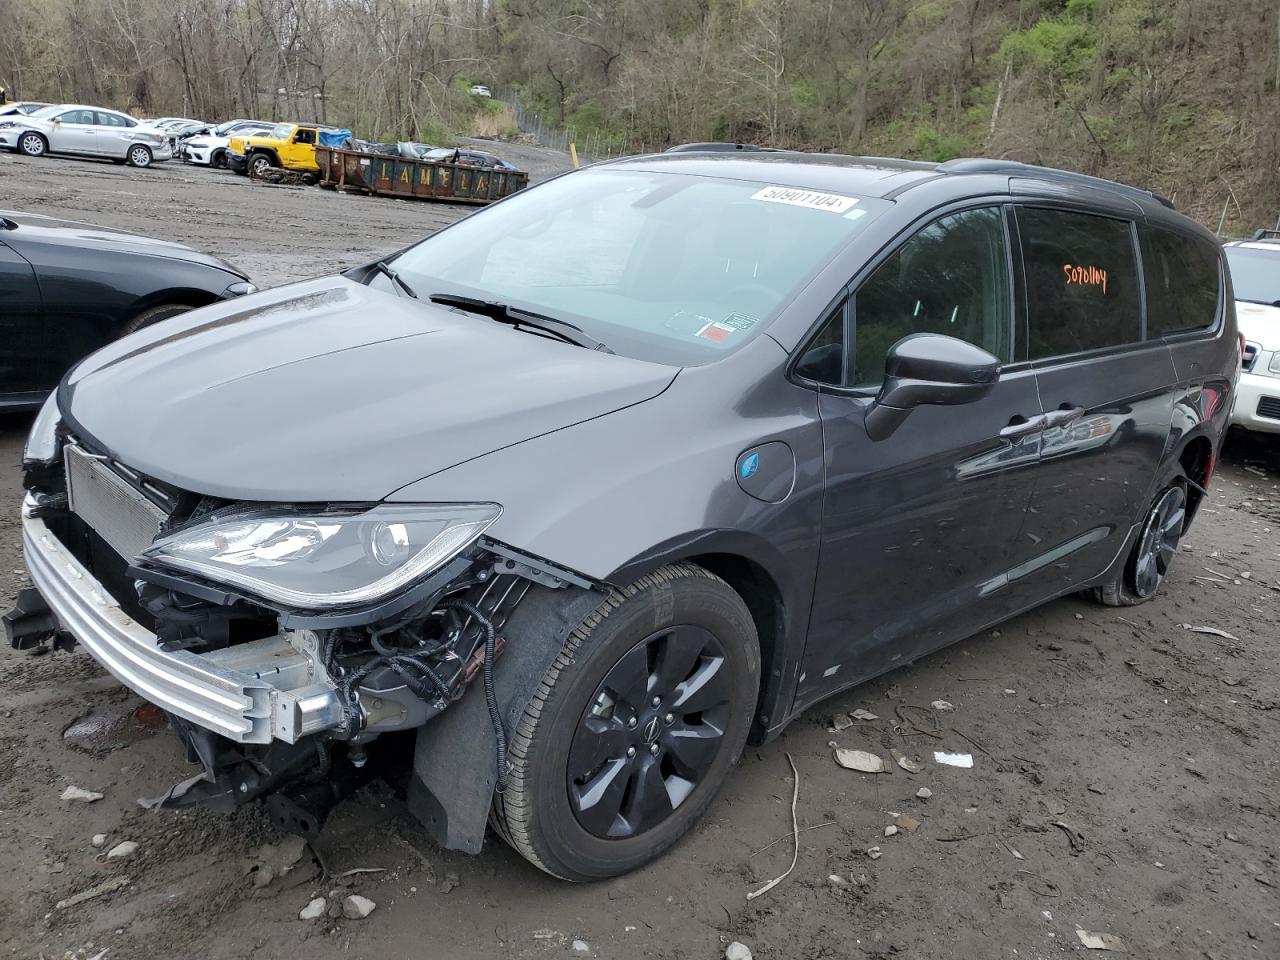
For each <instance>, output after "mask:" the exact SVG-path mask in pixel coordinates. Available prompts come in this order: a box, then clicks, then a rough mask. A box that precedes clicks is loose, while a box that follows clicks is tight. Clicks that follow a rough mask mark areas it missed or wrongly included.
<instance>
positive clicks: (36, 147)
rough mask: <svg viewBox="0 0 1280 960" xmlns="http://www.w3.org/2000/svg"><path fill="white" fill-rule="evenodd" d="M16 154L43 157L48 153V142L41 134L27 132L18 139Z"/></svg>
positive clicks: (31, 131) (32, 131)
mask: <svg viewBox="0 0 1280 960" xmlns="http://www.w3.org/2000/svg"><path fill="white" fill-rule="evenodd" d="M18 152H19V153H21V154H23V155H24V156H28V157H43V156H44V155H45V154H46V153H48V152H49V141H48V140H46V139H45V138H44V135H43V134H39V133H36V132H35V131H34V130H28V131H27V132H26V133H24V134H23V135H22V136H20V137H18Z"/></svg>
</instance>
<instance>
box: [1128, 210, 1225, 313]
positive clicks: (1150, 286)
mask: <svg viewBox="0 0 1280 960" xmlns="http://www.w3.org/2000/svg"><path fill="white" fill-rule="evenodd" d="M1142 272H1143V277H1144V279H1145V280H1146V283H1147V336H1148V337H1149V338H1150V337H1160V336H1163V335H1164V334H1167V333H1180V332H1182V331H1186V330H1199V329H1203V328H1204V327H1211V326H1213V323H1214V320H1215V319H1216V318H1217V313H1218V248H1217V247H1216V246H1215V245H1214V244H1211V243H1209V242H1208V241H1207V240H1201V239H1198V238H1196V237H1188V236H1184V235H1183V234H1180V233H1175V232H1174V231H1172V230H1164V229H1161V228H1159V227H1156V228H1151V229H1148V230H1145V231H1143V239H1142Z"/></svg>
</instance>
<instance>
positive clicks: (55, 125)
mask: <svg viewBox="0 0 1280 960" xmlns="http://www.w3.org/2000/svg"><path fill="white" fill-rule="evenodd" d="M0 147H4V148H7V149H9V150H13V151H15V152H17V153H23V154H26V155H27V156H28V157H43V156H44V155H45V154H47V153H74V154H81V155H83V156H89V157H106V158H108V159H111V160H114V161H116V162H117V163H127V164H129V165H131V166H134V167H149V166H151V164H152V163H153V162H154V161H156V160H168V159H170V158H171V157H172V156H173V153H172V150H171V149H170V147H169V138H168V136H167V135H166V134H165V133H164V131H163V130H158V129H156V128H155V127H152V126H148V125H145V124H143V123H141V122H140V121H138V120H135V119H134V118H133V117H131V116H129V115H128V114H126V113H119V112H117V111H115V110H104V109H102V108H101V107H86V106H82V105H80V104H74V103H64V104H59V105H57V106H52V107H44V108H43V109H41V110H37V111H36V112H35V113H32V114H30V115H28V116H25V117H24V116H11V117H4V118H2V119H0Z"/></svg>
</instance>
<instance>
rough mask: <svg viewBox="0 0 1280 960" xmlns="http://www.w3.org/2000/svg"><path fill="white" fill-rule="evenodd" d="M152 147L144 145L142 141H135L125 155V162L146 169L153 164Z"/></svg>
mask: <svg viewBox="0 0 1280 960" xmlns="http://www.w3.org/2000/svg"><path fill="white" fill-rule="evenodd" d="M151 159H152V158H151V149H150V148H149V147H144V146H143V145H142V144H140V143H135V144H134V145H133V146H131V147H130V148H129V152H128V153H127V154H126V155H125V162H126V163H128V164H129V166H131V167H138V168H140V169H146V168H147V167H149V166H151Z"/></svg>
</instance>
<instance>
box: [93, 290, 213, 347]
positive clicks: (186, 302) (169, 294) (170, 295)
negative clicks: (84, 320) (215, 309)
mask: <svg viewBox="0 0 1280 960" xmlns="http://www.w3.org/2000/svg"><path fill="white" fill-rule="evenodd" d="M220 299H221V297H219V296H218V295H217V294H214V293H210V292H209V291H208V290H201V289H200V288H199V287H168V288H165V289H163V290H155V291H152V292H151V293H147V294H145V295H143V296H141V297H139V298H138V299H137V300H135V301H134V302H133V303H131V304H130V305H129V309H128V310H126V311H124V312H123V314H122V316H120V317H119V319H118V320H117V321H116V324H115V330H114V333H115V335H117V336H118V335H119V333H120V331H121V330H123V329H124V328H125V327H126V326H128V325H129V323H130V322H131V321H132V320H133V319H134V318H135V317H137V316H138V314H140V313H145V312H146V311H147V310H150V309H152V308H153V307H159V306H162V305H163V304H166V303H178V304H182V305H183V306H184V307H190V308H191V309H192V310H194V309H196V308H197V307H207V306H208V305H209V304H211V303H217V302H218V301H219V300H220Z"/></svg>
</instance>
